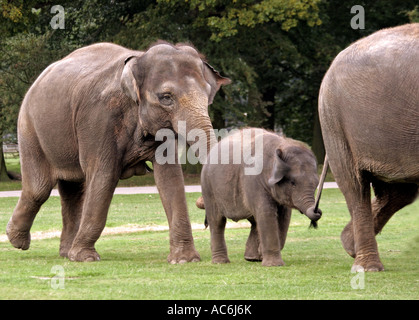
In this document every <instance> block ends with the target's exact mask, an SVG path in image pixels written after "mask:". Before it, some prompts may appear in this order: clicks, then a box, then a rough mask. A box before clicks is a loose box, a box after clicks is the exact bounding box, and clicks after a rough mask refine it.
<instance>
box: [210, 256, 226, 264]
mask: <svg viewBox="0 0 419 320" xmlns="http://www.w3.org/2000/svg"><path fill="white" fill-rule="evenodd" d="M212 263H215V264H219V263H230V259H229V258H228V257H213V258H212Z"/></svg>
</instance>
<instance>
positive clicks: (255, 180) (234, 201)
mask: <svg viewBox="0 0 419 320" xmlns="http://www.w3.org/2000/svg"><path fill="white" fill-rule="evenodd" d="M244 130H253V129H250V128H249V129H244ZM258 130H259V131H258V132H259V133H258V134H254V133H253V138H252V140H251V141H249V139H243V146H244V147H246V145H249V144H251V148H252V149H251V150H253V151H252V152H253V153H254V152H255V151H254V150H255V148H254V140H255V139H260V138H261V136H262V138H263V154H262V156H263V160H262V161H263V167H262V172H261V173H260V174H258V175H246V174H245V171H244V170H245V167H246V166H248V165H245V164H244V162H243V161H242V162H241V163H240V164H233V161H232V159H233V157H232V152H233V150H234V149H233V147H232V142H233V141H235V140H236V141H237V139H239V140H240V139H241V137H242V132H243V131H240V132H237V133H235V134H232V135H230V136H228V137H226V138H224V139H223V140H222V141H221V142H220V143H219V144H218V145H217V146H215V147H214V148H213V149H211V153H210V155H209V159H210V157H211V154H214V152H216V150H215V149H218V151H217V152H219V153H218V154H221V152H222V149H224V148H225V145H226V144H230V146H229V148H228V150H229V153H230V160H231V161H230V162H229V164H211V163H212V162H210V163H209V164H205V165H204V166H203V168H202V173H201V184H202V196H203V201H202V199H198V201H197V206H198V207H200V208H203V207H205V210H206V221H207V223H208V224H209V227H210V231H211V251H212V262H213V263H228V262H230V261H229V259H228V256H227V247H226V243H225V239H224V229H225V224H226V218H229V219H232V220H234V221H238V220H241V219H248V220H249V221H250V222H251V224H252V227H251V231H250V235H249V238H248V240H247V243H246V251H245V259H246V260H249V261H260V260H262V265H263V266H282V265H284V261H283V260H282V257H281V250H282V248H283V247H284V244H285V239H286V237H287V232H288V226H289V223H290V219H291V208H296V209H298V210H300V211H301V212H302V213H304V214H306V215H307V216H308V217H309V218H310V219H311V220H313V221H317V220H318V219H320V217H321V211H320V210H318V212H314V202H315V201H314V192H315V190H316V188H317V185H318V182H319V179H318V175H317V162H316V159H315V157H314V154H313V153H312V152H311V150H309V149H308V148H307V147H306V146H305V145H304V144H303V143H301V142H299V141H295V140H292V139H288V138H284V137H281V136H278V135H276V134H274V133H270V132H268V131H265V130H261V129H258ZM224 150H226V149H224ZM250 166H251V165H250ZM203 202H204V203H205V204H204V203H203Z"/></svg>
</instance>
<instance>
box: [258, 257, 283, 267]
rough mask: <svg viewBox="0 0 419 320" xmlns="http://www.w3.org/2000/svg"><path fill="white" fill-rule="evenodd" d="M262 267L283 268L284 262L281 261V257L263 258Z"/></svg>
mask: <svg viewBox="0 0 419 320" xmlns="http://www.w3.org/2000/svg"><path fill="white" fill-rule="evenodd" d="M262 266H264V267H279V266H285V262H284V261H283V260H282V258H281V257H267V258H263V260H262Z"/></svg>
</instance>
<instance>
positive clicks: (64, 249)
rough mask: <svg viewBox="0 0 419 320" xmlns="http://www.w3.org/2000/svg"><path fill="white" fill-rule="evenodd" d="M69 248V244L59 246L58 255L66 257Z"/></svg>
mask: <svg viewBox="0 0 419 320" xmlns="http://www.w3.org/2000/svg"><path fill="white" fill-rule="evenodd" d="M70 249H71V247H70V246H60V256H61V257H63V258H68V252H69V251H70Z"/></svg>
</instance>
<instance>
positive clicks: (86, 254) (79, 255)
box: [60, 248, 100, 262]
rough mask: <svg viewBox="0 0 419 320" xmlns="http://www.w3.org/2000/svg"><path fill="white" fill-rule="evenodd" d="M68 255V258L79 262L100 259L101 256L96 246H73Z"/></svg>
mask: <svg viewBox="0 0 419 320" xmlns="http://www.w3.org/2000/svg"><path fill="white" fill-rule="evenodd" d="M60 254H61V251H60ZM67 256H68V259H70V261H79V262H92V261H100V256H99V254H98V253H97V252H96V250H95V249H94V248H91V249H87V248H82V249H77V248H72V249H71V250H70V251H69V252H68V255H67Z"/></svg>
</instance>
